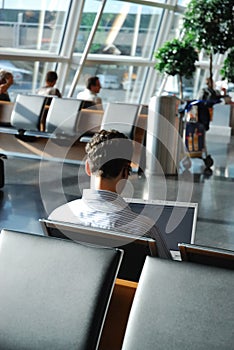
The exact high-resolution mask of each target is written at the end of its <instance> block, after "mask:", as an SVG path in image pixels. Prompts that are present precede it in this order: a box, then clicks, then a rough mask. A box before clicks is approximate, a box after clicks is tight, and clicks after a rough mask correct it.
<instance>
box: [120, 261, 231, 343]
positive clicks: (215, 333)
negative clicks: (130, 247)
mask: <svg viewBox="0 0 234 350" xmlns="http://www.w3.org/2000/svg"><path fill="white" fill-rule="evenodd" d="M233 290H234V271H233V270H229V269H223V268H218V267H213V266H205V265H199V264H192V263H188V262H187V263H186V262H179V261H169V260H165V259H157V258H152V257H147V258H146V262H145V265H144V267H143V271H142V274H141V277H140V281H139V284H138V287H137V290H136V294H135V297H134V300H133V304H132V308H131V311H130V316H129V319H128V324H127V328H126V332H125V336H124V341H123V346H122V350H142V349H144V350H152V349H157V350H169V349H170V350H171V349H173V350H177V349H186V350H198V349H199V350H213V349H219V350H224V349H225V350H226V349H232V348H233V322H234V315H233V309H234V294H233Z"/></svg>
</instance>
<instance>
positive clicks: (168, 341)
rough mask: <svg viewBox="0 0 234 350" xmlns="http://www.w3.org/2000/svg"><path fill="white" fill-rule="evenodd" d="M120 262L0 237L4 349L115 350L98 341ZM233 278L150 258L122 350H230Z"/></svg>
mask: <svg viewBox="0 0 234 350" xmlns="http://www.w3.org/2000/svg"><path fill="white" fill-rule="evenodd" d="M123 256H124V253H123V251H122V250H120V249H118V248H109V247H97V246H95V247H94V246H89V245H85V244H81V243H78V242H72V241H69V240H64V239H58V238H51V237H45V236H39V235H32V234H26V233H21V232H13V231H7V230H2V232H1V235H0V279H1V284H0V309H1V318H0V348H1V349H4V350H10V349H25V350H27V349H35V350H42V349H43V350H44V349H50V350H53V349H56V350H59V349H70V350H72V349H76V350H78V349H79V350H84V349H89V350H92V349H99V350H109V349H112V350H115V349H117V348H116V347H115V345H113V346H111V345H109V346H107V347H105V346H103V344H105V342H103V341H101V342H100V339H102V338H101V335H102V333H103V334H105V331H106V326H107V324H106V322H105V319H106V315H107V313H108V308H109V304H110V301H111V300H112V299H111V296H112V293H113V289H114V284H115V282H116V276H117V274H118V271H119V268H120V266H121V264H122V258H123ZM233 277H234V271H233V270H230V269H226V268H218V267H214V266H207V265H200V264H194V263H193V264H192V263H188V262H178V261H170V260H166V259H158V258H155V257H149V256H147V257H146V260H145V263H144V266H143V269H142V272H141V277H140V280H139V283H138V285H137V288H136V292H135V295H134V296H133V303H132V305H131V309H130V313H129V318H128V319H127V321H126V322H127V326H126V330H125V332H124V334H123V339H122V341H121V344H120V345H119V348H118V349H122V350H133V349H134V350H142V349H146V350H152V349H162V350H164V349H180V348H186V349H188V350H197V349H201V350H203V349H204V350H211V349H221V350H222V349H223V350H224V349H231V348H232V347H233V321H234V317H233V307H234V297H233V288H234V278H233ZM117 306H118V304H117ZM117 313H118V315H119V314H121V305H119V308H118V310H117ZM109 326H110V332H112V333H113V334H114V333H115V330H114V329H111V326H112V327H113V323H112V324H111V325H109ZM117 327H118V325H117ZM112 342H113V343H115V339H112Z"/></svg>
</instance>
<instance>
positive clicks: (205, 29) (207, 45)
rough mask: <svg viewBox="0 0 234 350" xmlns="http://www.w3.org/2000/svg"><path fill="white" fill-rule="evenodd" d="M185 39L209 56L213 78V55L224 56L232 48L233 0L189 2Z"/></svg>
mask: <svg viewBox="0 0 234 350" xmlns="http://www.w3.org/2000/svg"><path fill="white" fill-rule="evenodd" d="M183 26H184V29H185V37H186V38H187V39H188V40H189V41H190V42H191V43H194V46H195V47H197V48H198V49H199V50H200V49H205V51H206V52H207V53H208V54H209V56H210V77H211V78H212V77H213V54H216V53H221V54H224V53H225V52H226V51H227V50H228V49H229V48H230V47H233V46H234V19H233V0H191V1H190V2H189V4H188V6H187V9H186V11H185V14H184V24H183Z"/></svg>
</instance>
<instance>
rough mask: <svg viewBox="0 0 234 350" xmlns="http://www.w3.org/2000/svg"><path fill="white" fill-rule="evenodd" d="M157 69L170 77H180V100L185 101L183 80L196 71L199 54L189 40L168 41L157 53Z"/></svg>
mask: <svg viewBox="0 0 234 350" xmlns="http://www.w3.org/2000/svg"><path fill="white" fill-rule="evenodd" d="M155 58H156V64H155V69H157V70H158V71H159V72H164V73H167V74H168V75H173V76H174V75H178V76H179V90H180V98H181V99H183V81H182V78H183V77H186V78H191V77H192V76H193V73H194V71H195V69H196V67H195V62H196V61H197V60H198V54H197V52H196V50H195V49H194V47H193V46H192V45H191V44H190V43H189V42H188V41H187V40H179V39H173V40H171V41H167V42H165V43H164V45H163V46H162V47H161V48H159V49H158V51H157V52H156V53H155Z"/></svg>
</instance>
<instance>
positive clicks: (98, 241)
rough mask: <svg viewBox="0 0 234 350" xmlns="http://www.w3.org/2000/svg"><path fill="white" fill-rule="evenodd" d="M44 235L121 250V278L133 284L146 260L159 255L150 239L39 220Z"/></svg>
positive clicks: (152, 240)
mask: <svg viewBox="0 0 234 350" xmlns="http://www.w3.org/2000/svg"><path fill="white" fill-rule="evenodd" d="M39 221H40V222H41V225H42V228H43V230H44V233H45V234H47V235H49V236H52V237H59V238H65V239H71V240H73V241H78V242H83V243H86V244H91V245H94V246H102V247H118V248H120V249H122V250H123V251H124V256H123V261H122V264H121V267H120V270H119V273H118V277H119V278H122V279H127V280H130V281H136V282H137V281H138V280H139V277H140V274H141V270H142V267H143V265H144V261H145V257H146V256H147V255H150V256H157V255H158V251H157V245H156V242H155V240H154V239H152V238H149V237H138V236H137V237H134V236H133V235H131V234H128V233H123V232H118V231H117V232H116V231H110V230H103V229H99V228H93V227H87V226H82V225H77V224H71V223H65V222H59V221H54V220H48V219H40V220H39Z"/></svg>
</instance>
